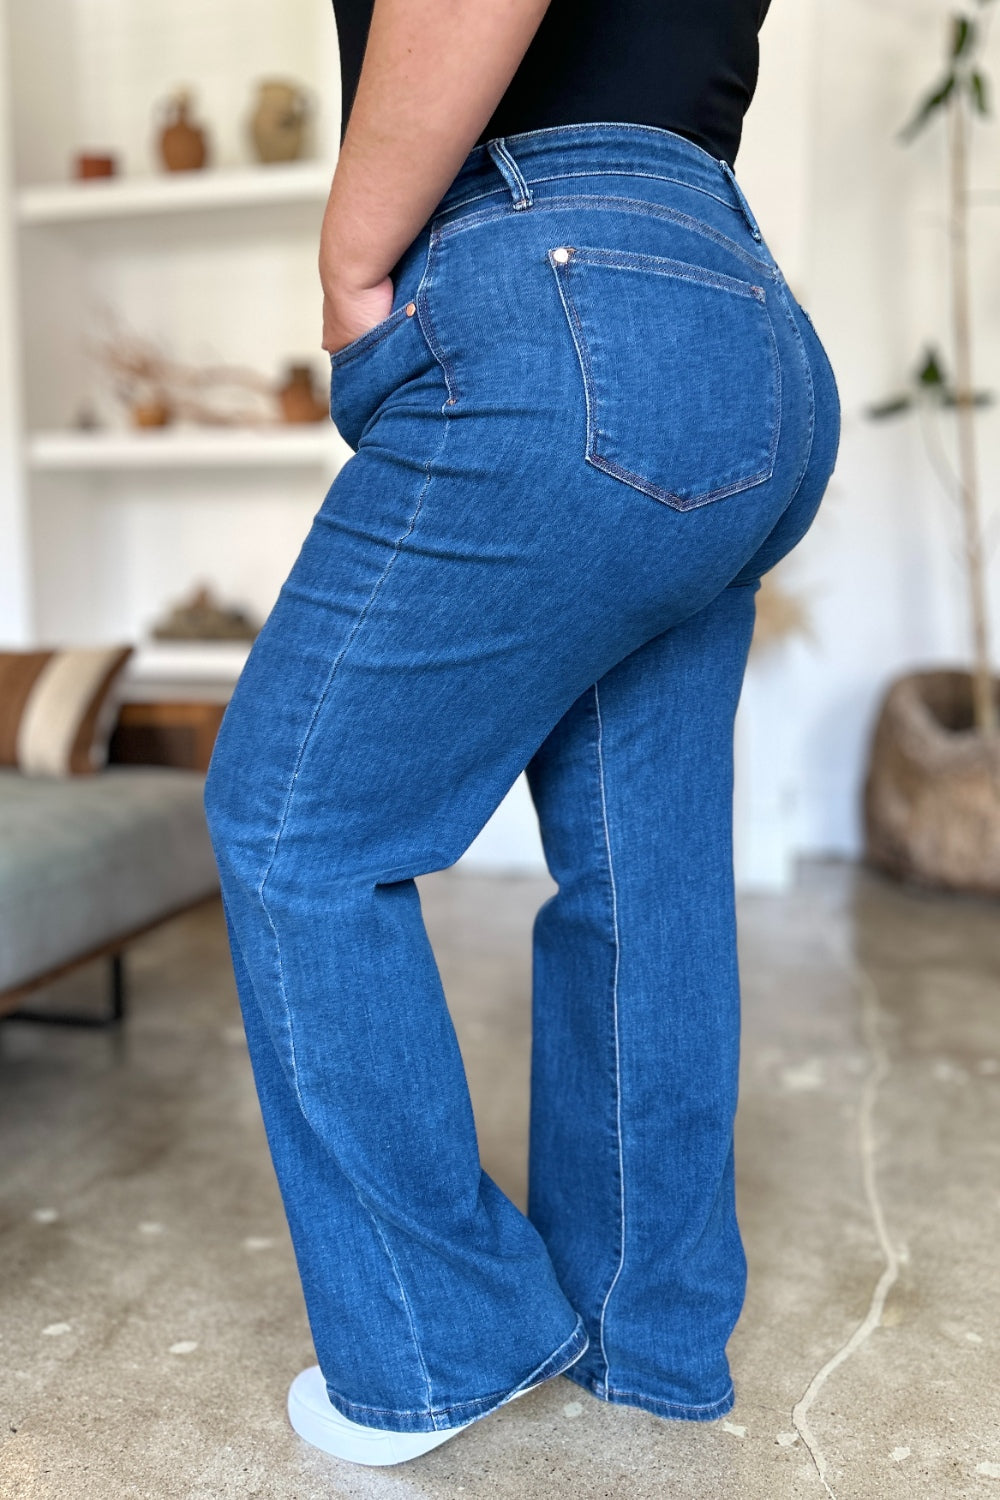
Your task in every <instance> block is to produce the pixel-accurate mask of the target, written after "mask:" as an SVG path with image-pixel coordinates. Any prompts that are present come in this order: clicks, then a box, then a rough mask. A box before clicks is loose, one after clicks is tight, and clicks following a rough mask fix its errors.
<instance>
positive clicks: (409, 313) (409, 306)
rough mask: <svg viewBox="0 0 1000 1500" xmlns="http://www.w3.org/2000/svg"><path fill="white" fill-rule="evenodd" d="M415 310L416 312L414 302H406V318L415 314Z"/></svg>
mask: <svg viewBox="0 0 1000 1500" xmlns="http://www.w3.org/2000/svg"><path fill="white" fill-rule="evenodd" d="M416 310H417V304H416V303H415V302H408V303H407V304H406V316H407V317H408V318H412V317H413V314H414V313H415V312H416Z"/></svg>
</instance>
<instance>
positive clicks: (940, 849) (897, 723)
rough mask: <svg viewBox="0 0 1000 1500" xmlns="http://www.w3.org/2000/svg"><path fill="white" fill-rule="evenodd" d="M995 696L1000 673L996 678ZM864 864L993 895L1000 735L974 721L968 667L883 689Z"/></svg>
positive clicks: (998, 870) (998, 887)
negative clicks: (992, 734)
mask: <svg viewBox="0 0 1000 1500" xmlns="http://www.w3.org/2000/svg"><path fill="white" fill-rule="evenodd" d="M996 687H997V696H998V701H1000V679H998V680H997V684H996ZM864 818H865V841H866V849H865V853H866V857H867V859H868V861H869V862H870V863H871V864H873V865H875V866H877V867H878V868H879V869H882V870H885V871H886V872H888V873H889V874H891V875H895V876H896V877H897V878H899V879H901V880H906V881H911V882H913V883H914V884H917V885H922V886H928V887H936V888H939V889H947V890H955V891H979V892H985V893H987V894H990V895H1000V737H997V738H995V739H987V738H986V737H985V736H983V735H981V734H978V733H977V732H976V730H975V729H974V727H973V717H972V677H971V674H970V673H968V672H963V671H957V670H951V671H948V670H937V671H926V672H913V673H910V674H909V675H908V676H906V677H902V678H900V679H899V681H898V682H896V683H894V684H893V686H892V687H891V688H890V689H889V691H888V693H887V694H886V696H885V699H884V700H883V703H882V708H881V711H880V713H879V716H878V721H877V724H876V727H875V733H874V736H873V739H872V747H871V755H870V759H869V768H868V776H867V780H866V783H865V795H864Z"/></svg>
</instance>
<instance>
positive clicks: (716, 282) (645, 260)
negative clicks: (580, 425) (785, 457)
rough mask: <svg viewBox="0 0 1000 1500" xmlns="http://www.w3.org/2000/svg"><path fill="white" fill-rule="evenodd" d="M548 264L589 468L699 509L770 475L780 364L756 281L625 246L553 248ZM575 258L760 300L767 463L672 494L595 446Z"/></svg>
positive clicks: (675, 504)
mask: <svg viewBox="0 0 1000 1500" xmlns="http://www.w3.org/2000/svg"><path fill="white" fill-rule="evenodd" d="M548 261H549V265H550V266H551V267H552V270H553V272H554V274H555V278H556V288H557V290H558V292H559V300H560V301H561V302H562V305H563V311H564V313H565V314H566V319H567V322H568V324H569V330H570V337H571V338H572V340H573V344H574V347H575V349H576V353H577V359H578V361H579V364H580V373H581V376H582V378H583V394H584V404H585V408H586V429H587V433H586V447H585V451H584V455H583V456H584V460H585V461H586V462H587V463H589V464H590V465H591V466H592V467H593V468H595V469H599V470H601V471H602V472H603V473H605V474H608V475H610V476H611V477H612V478H614V479H618V480H620V481H622V483H624V484H627V485H629V486H630V487H631V488H632V489H635V490H639V491H640V492H641V493H642V494H644V495H649V496H650V497H651V498H652V499H654V500H657V501H659V502H660V503H661V504H663V505H667V506H669V508H670V509H671V510H675V511H688V510H697V509H699V508H700V507H701V506H703V505H708V504H709V503H711V502H712V501H714V500H722V499H725V497H726V496H728V495H735V494H739V493H740V492H741V491H743V490H748V489H752V488H753V487H754V486H755V485H758V484H763V483H764V482H765V481H766V480H768V479H770V478H771V476H772V474H773V473H774V462H775V457H776V454H777V449H778V440H779V437H780V434H781V364H780V361H779V359H778V346H777V338H776V336H775V331H774V323H773V321H772V319H771V313H770V309H769V307H768V305H767V299H766V294H765V293H764V289H763V287H758V286H756V285H755V284H754V283H750V282H741V281H739V280H738V278H736V277H729V276H726V274H725V272H722V271H711V270H709V269H708V268H707V267H699V266H692V265H690V264H689V263H688V262H686V261H674V260H672V259H671V258H670V257H667V256H652V255H642V254H639V253H636V252H632V251H627V250H608V251H603V250H600V249H595V248H586V249H583V248H578V249H574V251H573V254H572V257H571V259H570V260H569V261H564V262H560V261H557V260H555V259H554V255H553V251H552V250H550V251H549V252H548ZM573 261H577V262H578V263H581V262H582V263H583V264H585V265H586V264H596V265H605V266H609V267H611V268H612V269H615V270H626V271H627V270H638V271H645V272H646V273H647V274H652V275H662V276H669V277H671V278H672V279H675V280H686V281H693V282H699V283H702V284H705V285H709V286H715V287H716V288H717V289H718V290H720V291H725V292H727V293H729V294H730V295H739V296H746V297H750V298H751V300H753V301H755V302H758V303H759V304H760V305H761V306H762V307H763V309H764V312H765V313H766V315H767V316H766V327H767V332H768V335H769V341H768V352H769V355H770V364H771V373H772V377H773V379H774V391H775V407H776V419H775V422H774V431H773V433H772V436H771V445H770V450H769V453H768V458H767V466H766V467H765V468H764V469H761V470H759V471H758V472H757V473H756V474H753V475H751V476H750V477H748V478H740V479H738V480H735V481H733V482H732V483H730V484H724V485H719V486H717V487H716V488H715V489H714V490H708V491H706V492H704V493H702V494H699V495H698V496H696V497H695V498H693V499H684V498H683V497H682V496H680V495H676V494H674V492H673V491H672V490H667V489H664V488H663V486H662V485H657V484H654V483H653V482H652V480H649V479H646V478H644V477H643V476H642V475H640V474H635V473H633V472H632V470H631V469H626V468H625V467H624V466H623V465H621V464H619V463H617V462H616V461H615V460H614V459H610V458H606V457H604V455H603V454H601V453H600V452H599V451H598V448H597V444H598V439H599V432H600V428H599V423H598V420H597V417H598V403H597V382H596V379H595V376H594V369H593V365H592V363H591V360H590V352H589V349H588V347H587V341H586V336H585V334H584V330H583V322H582V319H581V318H580V314H579V311H578V309H577V307H576V303H575V302H574V301H573V298H572V294H571V293H570V290H569V267H570V265H571V264H572V262H573ZM657 266H662V267H664V268H665V267H668V266H669V267H671V268H672V267H674V266H679V267H680V268H681V269H680V270H679V271H677V272H675V271H673V269H670V270H667V269H663V270H657Z"/></svg>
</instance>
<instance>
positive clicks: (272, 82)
mask: <svg viewBox="0 0 1000 1500" xmlns="http://www.w3.org/2000/svg"><path fill="white" fill-rule="evenodd" d="M311 113H312V103H311V99H310V96H309V94H308V93H307V91H306V90H305V89H304V88H303V87H302V86H301V85H300V84H297V83H292V82H289V81H287V80H285V79H281V78H262V79H261V80H260V82H259V83H258V84H257V102H256V106H255V108H254V111H253V114H252V115H251V116H250V139H251V141H252V143H253V148H254V151H255V153H256V155H257V160H258V161H260V162H265V163H268V162H279V161H299V160H300V158H301V157H302V156H303V154H304V151H305V144H306V133H307V128H308V125H309V119H310V115H311Z"/></svg>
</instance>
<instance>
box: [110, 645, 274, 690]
mask: <svg viewBox="0 0 1000 1500" xmlns="http://www.w3.org/2000/svg"><path fill="white" fill-rule="evenodd" d="M250 645H251V643H250V641H157V640H147V641H141V642H140V643H139V644H138V646H137V647H136V649H135V651H134V652H133V654H132V656H131V657H130V658H129V660H128V662H127V663H126V666H125V670H124V672H123V674H122V685H123V687H124V688H125V689H126V690H127V692H128V694H129V696H131V695H133V694H134V693H135V692H136V690H137V689H139V688H141V687H146V686H152V685H153V684H161V683H167V682H170V683H192V684H196V683H233V682H235V681H236V679H237V677H238V676H239V675H240V672H241V671H242V670H243V664H244V662H245V661H246V659H247V656H248V655H249V652H250Z"/></svg>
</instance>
